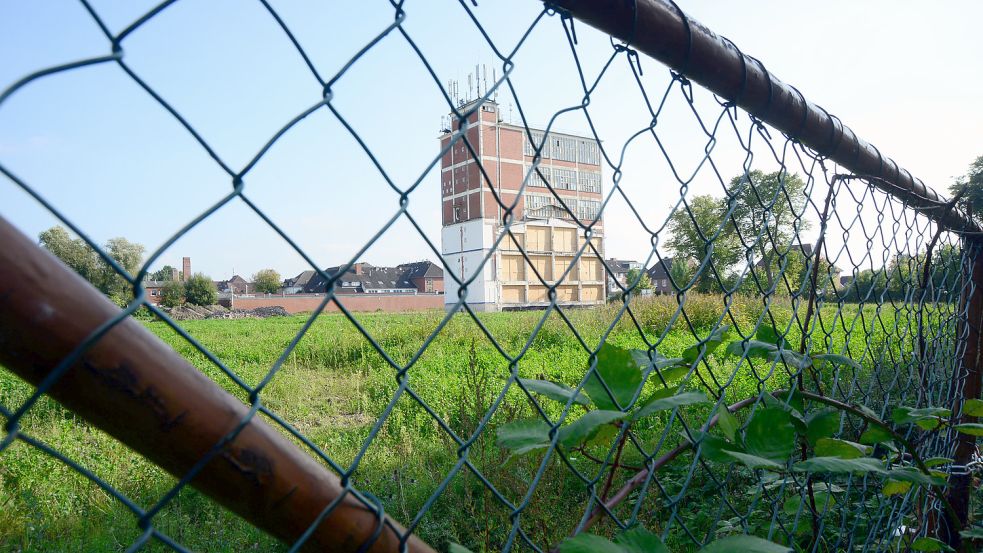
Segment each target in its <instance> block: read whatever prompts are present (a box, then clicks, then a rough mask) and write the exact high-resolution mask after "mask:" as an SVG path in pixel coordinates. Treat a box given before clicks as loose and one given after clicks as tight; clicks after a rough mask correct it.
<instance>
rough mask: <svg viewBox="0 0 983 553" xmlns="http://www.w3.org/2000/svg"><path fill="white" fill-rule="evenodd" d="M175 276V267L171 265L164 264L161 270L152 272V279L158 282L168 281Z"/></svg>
mask: <svg viewBox="0 0 983 553" xmlns="http://www.w3.org/2000/svg"><path fill="white" fill-rule="evenodd" d="M173 278H174V267H171V266H170V265H164V266H163V267H161V268H160V269H159V270H157V271H154V272H152V273H150V280H156V281H157V282H167V281H169V280H173Z"/></svg>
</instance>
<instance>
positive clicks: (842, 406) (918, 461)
mask: <svg viewBox="0 0 983 553" xmlns="http://www.w3.org/2000/svg"><path fill="white" fill-rule="evenodd" d="M799 394H800V395H801V396H802V397H804V398H806V399H811V400H812V401H818V402H819V403H825V404H826V405H829V406H830V407H835V408H837V409H839V410H841V411H846V412H847V413H850V414H851V415H855V416H857V417H860V418H862V419H864V420H865V421H867V422H869V423H871V424H876V425H877V426H879V427H881V428H883V429H884V430H886V431H887V432H888V433H889V434H890V435H891V437H892V438H893V439H895V440H897V442H898V443H900V444H901V445H902V446H903V447H904V448H905V450H907V451H908V453H909V454H910V455H911V459H912V460H913V461H914V462H915V465H917V466H918V470H920V471H922V472H923V473H924V474H925V475H927V476H932V471H930V470H929V469H928V466H927V465H926V464H925V461H924V460H923V459H922V457H921V455H919V454H918V452H917V451H915V447H914V446H913V445H912V444H911V442H909V441H908V439H907V438H905V437H904V436H902V435H901V434H899V433H897V432H895V431H894V430H893V429H892V428H891V427H890V426H889V425H888V424H887V423H885V422H884V421H882V420H880V419H878V418H877V417H872V416H870V415H868V414H867V413H864V412H863V411H861V410H860V409H857V408H856V407H854V406H852V405H849V404H846V403H843V402H842V401H838V400H835V399H833V398H829V397H826V396H822V395H819V394H813V393H811V392H806V391H804V390H802V391H800V392H799ZM932 487H933V488H939V489H937V490H936V493H935V496H936V497H937V498H938V499H939V501H941V502H942V506H943V507H945V511H946V514H947V515H949V521H950V522H951V523H952V524H953V528H961V527H962V524H961V523H960V522H959V516H958V515H957V514H956V510H955V508H954V507H953V506H952V504H951V503H949V499H948V498H947V497H946V496H945V494H944V493H942V492H943V491H944V487H943V486H932Z"/></svg>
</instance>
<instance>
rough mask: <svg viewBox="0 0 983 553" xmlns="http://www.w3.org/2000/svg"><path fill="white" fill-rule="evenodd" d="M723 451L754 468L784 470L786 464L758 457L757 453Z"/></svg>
mask: <svg viewBox="0 0 983 553" xmlns="http://www.w3.org/2000/svg"><path fill="white" fill-rule="evenodd" d="M722 453H723V454H724V455H726V456H728V457H733V458H734V459H737V460H738V461H740V462H742V463H744V464H745V465H747V467H748V468H752V469H769V470H782V469H784V468H785V465H783V464H781V463H777V462H775V461H772V460H771V459H765V458H764V457H758V456H757V455H750V454H748V453H742V452H740V451H723V452H722Z"/></svg>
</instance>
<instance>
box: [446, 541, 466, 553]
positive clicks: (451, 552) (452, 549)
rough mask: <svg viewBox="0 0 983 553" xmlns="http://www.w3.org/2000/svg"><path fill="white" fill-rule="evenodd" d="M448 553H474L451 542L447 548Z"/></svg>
mask: <svg viewBox="0 0 983 553" xmlns="http://www.w3.org/2000/svg"><path fill="white" fill-rule="evenodd" d="M447 553H472V551H471V550H470V549H468V548H467V547H464V546H463V545H460V544H457V543H454V542H451V543H450V545H449V546H448V547H447Z"/></svg>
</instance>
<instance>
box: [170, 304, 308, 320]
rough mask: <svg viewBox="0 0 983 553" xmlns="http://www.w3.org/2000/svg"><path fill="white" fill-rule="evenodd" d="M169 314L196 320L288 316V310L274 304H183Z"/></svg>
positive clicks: (173, 317) (182, 318)
mask: <svg viewBox="0 0 983 553" xmlns="http://www.w3.org/2000/svg"><path fill="white" fill-rule="evenodd" d="M165 311H167V314H168V315H170V317H171V318H172V319H174V320H176V321H196V320H202V319H265V318H267V317H286V316H287V315H289V313H287V310H286V309H284V308H282V307H280V306H279V305H274V306H272V307H257V308H256V309H249V310H243V309H228V308H226V307H223V306H221V305H205V306H201V305H190V304H187V305H182V306H181V307H174V308H171V309H170V310H168V309H165Z"/></svg>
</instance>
